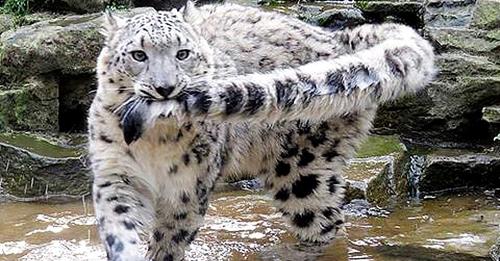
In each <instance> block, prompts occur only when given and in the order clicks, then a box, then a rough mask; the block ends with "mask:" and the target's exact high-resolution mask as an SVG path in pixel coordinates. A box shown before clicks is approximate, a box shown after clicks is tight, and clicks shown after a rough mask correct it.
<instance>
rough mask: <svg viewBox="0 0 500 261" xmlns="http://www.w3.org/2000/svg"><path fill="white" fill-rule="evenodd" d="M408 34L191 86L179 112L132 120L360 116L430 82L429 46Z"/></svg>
mask: <svg viewBox="0 0 500 261" xmlns="http://www.w3.org/2000/svg"><path fill="white" fill-rule="evenodd" d="M408 30H411V29H408ZM411 32H412V33H411V34H409V37H407V38H402V39H388V40H385V41H383V42H382V43H380V44H377V45H375V46H373V47H370V48H367V49H364V50H361V51H358V52H356V53H354V54H350V55H344V56H341V57H338V58H336V59H333V60H326V61H319V62H313V63H309V64H306V65H304V66H300V67H298V68H294V69H286V70H275V71H271V72H269V73H265V74H260V73H256V74H249V75H243V76H235V77H230V78H225V79H219V80H211V81H202V82H194V83H191V84H190V85H189V86H188V88H186V89H185V90H184V92H183V94H182V95H181V96H179V97H178V99H177V102H179V103H180V104H181V106H179V104H176V103H175V102H174V101H165V102H154V103H152V104H151V105H150V108H149V110H148V113H147V114H148V115H147V116H145V115H143V113H142V115H141V116H138V117H136V118H137V119H139V120H140V121H146V122H148V123H152V122H154V120H156V119H157V118H158V117H160V116H165V115H172V114H178V113H179V111H181V112H182V114H183V116H184V115H186V114H187V115H188V116H189V117H194V118H208V119H210V120H221V121H222V120H224V121H245V122H248V121H260V122H262V121H268V122H273V121H278V120H295V119H301V120H323V119H328V118H331V117H333V116H338V115H344V114H349V113H352V112H354V111H358V110H362V109H364V108H366V107H367V106H373V104H374V103H381V102H385V101H388V100H392V99H395V98H397V97H399V96H402V95H404V94H408V93H414V92H416V91H418V90H420V89H422V88H423V87H425V86H426V85H427V84H428V83H429V82H430V81H431V80H432V79H433V78H434V76H435V72H436V70H435V66H434V52H433V49H432V46H431V45H430V44H429V43H428V42H427V41H426V40H424V39H423V38H421V37H420V36H419V35H418V34H417V33H416V32H414V31H413V30H412V31H411ZM179 107H180V108H179ZM136 122H137V121H136ZM136 122H135V123H134V124H136ZM125 127H126V126H125Z"/></svg>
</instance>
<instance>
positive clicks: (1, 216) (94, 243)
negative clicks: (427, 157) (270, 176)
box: [0, 192, 500, 261]
mask: <svg viewBox="0 0 500 261" xmlns="http://www.w3.org/2000/svg"><path fill="white" fill-rule="evenodd" d="M403 205H404V206H403V207H397V208H394V209H390V210H388V211H385V210H380V209H378V208H371V209H370V208H368V207H366V206H365V205H364V204H363V202H361V201H357V202H355V203H352V204H349V205H347V206H346V210H347V212H348V220H347V221H348V222H347V224H346V230H345V232H344V233H343V234H342V235H341V236H340V237H339V238H338V239H336V241H335V242H334V244H333V245H332V246H330V247H328V248H326V249H323V250H320V249H316V248H306V247H303V246H298V245H296V241H295V240H294V239H293V237H292V236H291V235H290V234H288V233H287V232H286V227H285V225H284V224H283V222H282V221H281V218H280V214H277V213H276V212H275V209H274V208H273V207H272V206H271V202H270V199H269V198H268V197H267V196H265V195H263V194H259V193H252V192H228V193H218V194H216V195H215V196H214V197H213V199H212V203H211V206H210V209H209V212H208V216H207V218H206V222H205V225H204V226H203V228H202V229H201V231H200V233H199V236H198V238H197V239H196V240H195V241H194V243H193V245H192V246H191V249H190V250H189V252H188V253H187V256H188V260H301V261H304V260H488V259H487V258H486V256H487V253H488V250H489V248H490V246H491V245H493V244H494V242H495V240H496V237H497V236H498V235H499V231H500V230H499V225H500V200H499V199H496V198H494V197H487V196H484V195H479V196H477V195H476V196H471V195H468V196H453V197H440V198H435V199H426V200H423V201H421V202H419V203H404V204H403ZM104 257H105V253H104V250H103V248H102V247H101V245H100V242H99V240H98V236H97V233H96V229H95V220H94V218H93V216H92V206H91V205H90V203H86V204H85V206H84V204H83V203H82V202H74V203H68V204H40V203H38V204H34V203H4V204H0V260H37V261H40V260H61V261H62V260H64V261H66V260H104Z"/></svg>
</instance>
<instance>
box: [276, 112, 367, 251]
mask: <svg viewBox="0 0 500 261" xmlns="http://www.w3.org/2000/svg"><path fill="white" fill-rule="evenodd" d="M374 115H375V107H374V106H373V107H371V108H369V109H367V110H363V111H359V112H353V113H351V114H349V115H347V116H344V117H339V118H334V119H331V120H329V121H324V122H321V123H315V124H310V123H304V122H302V123H301V122H298V123H297V128H292V129H291V130H290V132H289V133H288V135H286V138H285V139H284V140H283V143H282V147H283V150H282V153H281V155H279V157H278V159H277V162H276V165H275V166H274V169H273V170H271V173H270V174H269V176H268V177H267V179H266V186H267V187H268V189H269V190H270V192H271V195H272V196H273V198H274V202H275V205H276V207H277V208H278V209H279V210H280V211H281V212H282V213H283V217H284V218H285V220H286V221H287V222H288V223H289V225H290V230H291V232H292V233H293V234H295V235H296V236H297V237H298V239H299V240H300V241H301V242H305V243H314V244H318V243H319V244H326V243H329V242H330V241H331V240H332V239H333V238H334V237H335V235H336V234H337V232H338V231H339V230H340V229H341V228H342V225H343V223H344V215H343V213H342V210H341V207H340V206H341V204H342V201H343V197H344V190H345V187H344V186H345V183H344V180H343V178H342V171H343V167H344V166H345V164H346V162H347V160H349V159H350V158H351V157H352V155H353V154H354V151H355V148H356V147H357V145H358V144H359V142H360V141H361V140H362V139H363V137H365V136H366V134H367V133H368V130H369V128H370V127H371V121H372V119H373V117H374Z"/></svg>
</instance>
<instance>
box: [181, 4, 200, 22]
mask: <svg viewBox="0 0 500 261" xmlns="http://www.w3.org/2000/svg"><path fill="white" fill-rule="evenodd" d="M180 12H181V13H182V16H183V17H184V20H185V21H186V22H188V23H194V22H195V21H196V19H198V18H200V16H199V11H198V8H196V6H195V5H194V2H193V1H191V0H188V1H187V2H186V5H185V6H184V7H182V8H181V10H180Z"/></svg>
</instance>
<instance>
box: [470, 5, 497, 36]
mask: <svg viewBox="0 0 500 261" xmlns="http://www.w3.org/2000/svg"><path fill="white" fill-rule="evenodd" d="M472 26H474V27H477V28H480V29H485V30H493V29H498V28H500V2H498V1H496V0H478V1H477V5H476V10H475V11H474V18H473V19H472Z"/></svg>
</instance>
